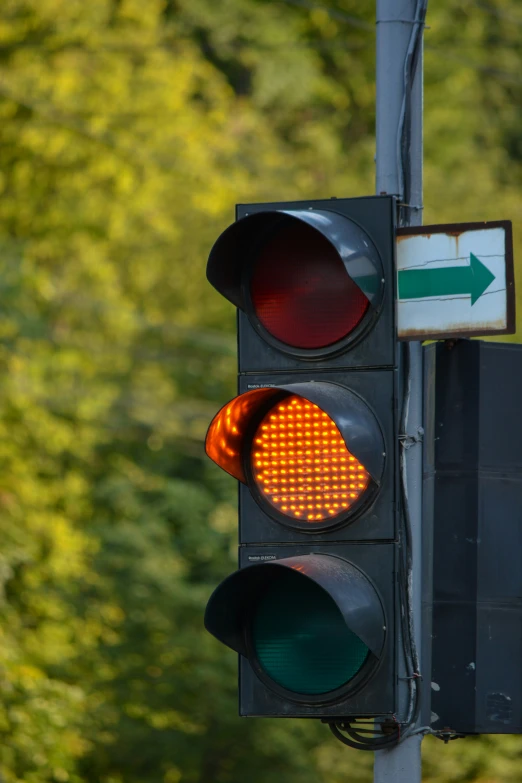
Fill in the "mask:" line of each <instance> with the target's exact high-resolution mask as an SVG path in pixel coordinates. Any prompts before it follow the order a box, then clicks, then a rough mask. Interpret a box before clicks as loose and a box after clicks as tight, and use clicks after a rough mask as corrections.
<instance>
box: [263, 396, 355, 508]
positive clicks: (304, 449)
mask: <svg viewBox="0 0 522 783" xmlns="http://www.w3.org/2000/svg"><path fill="white" fill-rule="evenodd" d="M254 449H255V451H253V452H252V455H251V460H252V465H253V468H254V477H255V482H256V484H257V486H258V487H259V489H260V490H261V492H263V493H264V496H265V498H266V500H267V501H268V502H270V503H271V504H273V505H274V506H275V508H277V509H278V510H279V511H280V512H282V513H283V514H286V515H288V516H291V517H295V518H296V519H302V520H308V521H309V522H316V521H320V520H323V519H328V518H333V517H337V516H339V515H340V514H343V513H346V511H347V510H348V509H349V508H350V506H351V505H353V504H354V503H355V501H356V500H358V498H359V497H360V495H362V494H363V493H364V492H365V490H366V489H367V487H368V483H369V481H370V475H369V473H368V471H367V470H366V468H365V467H364V466H363V465H361V464H360V463H359V460H358V459H356V457H354V456H353V454H351V453H350V452H349V451H348V449H347V448H346V444H345V442H344V439H343V437H342V435H341V433H340V432H339V429H338V428H337V426H336V424H335V422H334V421H333V420H332V419H331V418H330V416H328V414H327V413H325V412H324V411H322V410H321V409H320V408H319V406H318V405H314V404H313V403H311V402H308V401H307V400H305V399H303V398H302V397H298V396H296V395H293V396H291V397H287V398H286V399H285V400H284V402H280V403H279V404H278V405H276V406H274V408H272V409H271V410H270V411H268V413H266V414H265V416H264V417H263V419H262V420H261V423H260V424H259V426H258V428H257V430H256V433H255V435H254Z"/></svg>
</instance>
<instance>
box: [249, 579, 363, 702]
mask: <svg viewBox="0 0 522 783" xmlns="http://www.w3.org/2000/svg"><path fill="white" fill-rule="evenodd" d="M251 633H252V642H253V647H254V651H255V654H256V658H257V661H258V663H259V665H260V666H261V668H262V669H263V671H264V672H265V674H266V675H267V676H268V677H270V679H272V680H273V681H274V682H275V683H277V684H278V685H280V686H281V687H282V688H286V689H287V690H289V691H293V692H294V693H301V694H315V695H318V694H323V693H328V692H329V691H333V690H336V689H337V688H341V687H342V686H344V685H346V684H347V683H349V682H350V680H352V679H353V678H354V677H355V675H356V674H357V673H358V672H359V671H360V670H361V668H362V667H363V666H364V663H365V662H366V659H367V657H368V654H369V650H368V647H367V646H366V645H365V644H364V643H363V642H362V641H361V640H360V639H359V637H358V636H356V635H355V634H354V633H353V632H352V631H350V629H349V628H348V627H347V625H346V623H345V621H344V618H343V616H342V614H341V612H340V611H339V609H338V607H337V605H336V604H335V602H334V601H333V600H332V598H330V596H329V595H328V593H327V592H326V591H325V590H323V589H322V588H321V587H319V585H317V584H316V583H315V582H313V581H312V580H310V579H307V578H305V577H303V576H301V575H300V574H299V573H298V572H295V571H292V570H290V569H289V570H288V571H287V570H286V569H285V570H284V571H282V572H281V575H280V576H279V577H278V578H277V579H275V580H274V581H273V582H272V584H271V585H270V586H269V588H268V589H267V590H266V592H264V593H263V594H262V595H261V596H260V598H259V600H258V602H257V605H256V609H255V614H254V617H253V621H252V630H251Z"/></svg>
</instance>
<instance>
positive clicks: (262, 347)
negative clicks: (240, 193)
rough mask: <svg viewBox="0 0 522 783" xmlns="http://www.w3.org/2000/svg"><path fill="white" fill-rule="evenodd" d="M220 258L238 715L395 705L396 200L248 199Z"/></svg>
mask: <svg viewBox="0 0 522 783" xmlns="http://www.w3.org/2000/svg"><path fill="white" fill-rule="evenodd" d="M237 218H238V219H237V221H236V223H234V224H232V225H231V226H230V227H229V228H228V229H226V230H225V231H224V233H223V234H222V235H221V236H220V237H219V239H218V240H217V242H216V243H215V245H214V247H213V249H212V251H211V254H210V257H209V261H208V268H207V275H208V278H209V280H210V282H211V283H212V284H213V285H214V286H215V288H216V289H217V290H218V291H219V292H220V293H222V294H223V295H224V296H226V297H227V298H228V299H229V300H230V301H231V302H232V303H233V304H234V305H235V306H236V307H237V308H238V348H239V379H238V380H239V394H238V396H236V397H235V398H234V399H233V400H231V401H230V402H228V403H227V404H226V405H224V406H223V408H222V409H221V410H220V411H219V412H218V413H217V414H216V416H215V417H214V419H213V421H212V423H211V425H210V427H209V431H208V434H207V439H206V450H207V454H208V455H209V457H210V458H211V459H213V460H214V462H216V464H218V465H219V466H220V467H221V468H223V470H225V471H227V472H228V473H229V474H230V475H231V476H233V477H234V478H236V479H237V480H238V481H239V484H240V497H239V545H240V546H239V570H238V571H236V572H235V573H234V574H232V575H231V576H229V577H228V578H227V579H225V580H224V581H223V582H222V583H221V585H219V586H218V587H217V588H216V590H215V591H214V593H213V595H212V596H211V598H210V600H209V603H208V606H207V611H206V615H205V624H206V627H207V629H208V630H209V631H210V632H211V633H212V634H213V635H214V636H215V637H216V638H217V639H219V640H220V641H221V642H223V643H224V644H226V645H228V646H229V647H230V648H232V649H233V650H235V651H236V652H238V653H239V655H240V713H241V714H242V715H250V716H251V715H258V716H264V715H274V716H302V717H320V718H323V719H328V718H332V719H334V718H342V717H347V716H358V717H375V716H381V717H382V716H389V717H390V718H391V717H392V716H393V715H394V713H395V711H396V706H397V705H396V701H397V699H396V691H397V643H398V642H397V639H398V634H397V622H398V612H397V605H398V596H397V570H398V551H397V528H398V525H397V506H398V503H399V485H398V458H397V451H398V438H397V433H398V421H397V417H398V399H399V391H400V390H399V379H398V372H397V369H398V368H397V364H398V362H397V353H398V350H397V340H396V326H395V287H396V286H395V271H394V245H395V203H394V200H393V199H392V198H390V197H370V198H362V199H339V200H337V199H332V200H328V201H310V202H298V203H290V204H288V203H282V204H280V203H272V204H254V205H242V206H240V207H238V209H237Z"/></svg>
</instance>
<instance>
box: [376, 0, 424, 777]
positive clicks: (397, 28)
mask: <svg viewBox="0 0 522 783" xmlns="http://www.w3.org/2000/svg"><path fill="white" fill-rule="evenodd" d="M417 6H418V2H417V0H377V16H376V22H377V52H376V57H377V72H376V82H377V99H376V165H377V173H376V192H377V194H390V195H397V196H398V197H399V198H400V200H401V201H402V200H403V199H404V198H405V192H404V190H403V187H401V186H403V184H404V183H402V181H401V174H400V163H399V144H398V130H399V124H400V119H401V109H402V106H403V96H404V64H405V59H406V54H407V50H408V46H409V44H410V38H411V34H412V28H413V23H414V22H415V14H416V10H417ZM421 34H422V32H421ZM422 87H423V79H422V49H421V52H420V56H419V59H418V63H417V70H416V74H415V79H414V82H413V85H412V91H411V104H410V113H409V131H410V145H409V167H410V180H409V194H408V201H409V204H410V206H411V208H410V209H408V208H406V209H404V210H403V215H404V220H403V224H404V225H420V224H421V223H422ZM407 350H408V351H409V367H410V383H411V387H410V388H411V396H410V401H409V407H408V415H407V420H406V432H407V433H408V435H417V434H419V433H420V432H421V431H422V430H420V428H421V427H422V349H421V344H420V343H410V344H409V345H408V346H407ZM406 471H407V477H406V485H407V492H408V501H409V509H410V517H411V527H412V558H413V567H412V568H413V570H412V613H413V624H414V635H415V641H416V644H417V650H418V653H419V657H420V654H421V650H420V644H421V582H422V562H421V549H422V547H421V544H422V445H421V443H420V442H416V444H415V445H413V446H412V447H411V448H409V449H408V450H407V452H406ZM407 698H408V693H407V683H406V682H405V681H401V682H400V683H399V708H400V714H401V716H402V715H404V714H405V711H406V703H407ZM418 725H420V723H419V724H418ZM421 742H422V735H421V734H414V735H412V736H410V737H408V738H407V739H405V740H404V741H403V742H401V743H400V744H399V745H397V746H396V747H395V748H393V749H392V750H381V751H378V752H377V753H376V754H375V763H374V783H420V781H421V779H422V769H421Z"/></svg>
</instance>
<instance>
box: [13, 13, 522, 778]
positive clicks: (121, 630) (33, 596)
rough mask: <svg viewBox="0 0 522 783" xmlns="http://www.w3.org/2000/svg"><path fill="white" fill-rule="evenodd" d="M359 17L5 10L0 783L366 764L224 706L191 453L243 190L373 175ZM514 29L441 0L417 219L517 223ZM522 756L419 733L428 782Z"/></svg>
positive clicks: (226, 389)
mask: <svg viewBox="0 0 522 783" xmlns="http://www.w3.org/2000/svg"><path fill="white" fill-rule="evenodd" d="M308 5H310V7H308ZM312 6H313V7H312ZM372 11H373V8H369V7H368V8H361V4H360V3H356V2H355V0H338V2H337V3H334V2H332V4H331V11H330V12H329V11H328V10H325V9H324V8H320V7H315V4H314V3H311V4H307V3H303V4H301V3H300V2H297V0H296V2H290V0H289V2H287V3H283V2H281V3H273V2H269V0H223V2H220V3H216V2H215V0H166V1H165V2H160V0H149V1H148V2H146V3H144V2H140V0H89V2H88V3H86V2H82V0H4V2H3V4H2V7H1V9H0V191H1V195H2V198H1V199H0V249H1V252H0V293H1V302H2V310H1V313H0V368H1V371H2V385H1V387H0V434H1V438H0V476H1V478H0V510H1V518H2V525H0V586H1V590H0V629H1V630H0V637H1V639H0V641H1V644H0V683H1V688H2V697H3V698H2V699H1V705H0V737H1V740H2V741H1V745H0V767H1V774H2V776H3V779H4V780H5V781H6V783H22V781H23V782H24V783H26V782H27V783H44V781H71V782H72V783H76V782H77V783H84V782H87V781H89V783H98V782H99V783H120V782H121V783H123V781H125V782H126V783H133V781H136V782H137V781H140V783H141V781H143V780H145V781H147V783H156V782H157V783H160V782H161V783H185V782H187V783H190V781H205V783H207V782H208V783H210V782H211V783H235V782H236V781H243V780H244V779H247V780H250V781H252V783H264V781H266V780H267V779H269V778H271V777H274V778H275V779H277V780H284V781H285V783H293V782H294V781H295V783H297V782H298V781H299V783H322V782H323V781H329V783H337V781H339V783H341V781H345V780H351V781H354V782H355V781H361V782H362V781H367V780H368V779H369V776H370V765H371V759H370V758H368V757H367V756H366V754H357V753H353V752H350V751H348V750H347V749H346V748H344V747H343V746H341V745H340V744H339V743H336V742H335V741H334V740H333V739H332V738H330V735H329V734H328V732H327V730H326V728H325V727H323V726H321V725H316V724H315V722H312V721H300V722H299V721H279V722H278V721H270V720H267V721H255V720H247V721H243V720H239V719H238V718H237V706H236V699H237V696H236V661H235V657H234V656H233V655H232V654H231V653H229V652H228V651H227V650H225V649H223V648H222V646H221V645H219V644H218V643H217V642H215V640H213V639H212V638H211V637H210V636H209V635H208V634H206V633H205V632H204V630H203V627H202V616H203V611H204V606H205V603H206V599H207V597H208V595H209V593H210V591H211V589H212V587H213V586H214V585H215V584H216V582H217V581H218V580H219V579H220V578H221V577H222V576H223V575H224V574H226V573H227V572H229V571H230V570H231V569H232V568H233V567H234V563H235V558H236V555H235V539H236V532H235V528H236V511H235V487H234V482H233V481H232V480H231V479H230V480H229V479H228V478H227V477H226V476H224V475H223V474H222V473H221V472H220V471H219V470H218V469H217V468H215V467H214V466H212V465H209V464H207V462H208V461H207V460H205V458H204V455H203V445H202V444H203V438H204V434H205V431H206V427H207V425H208V422H209V420H210V418H211V416H212V414H213V413H214V412H215V410H216V408H217V407H218V406H219V405H220V404H221V403H223V402H224V401H225V400H226V399H228V398H229V397H230V396H232V395H233V393H234V383H235V381H234V372H235V342H234V334H233V331H234V313H233V311H232V308H231V307H230V306H229V305H227V304H226V303H225V302H223V301H222V299H221V298H220V297H219V296H217V295H216V294H215V293H214V292H213V291H212V289H211V288H210V286H208V285H207V284H206V283H205V279H204V268H205V261H206V253H207V251H208V249H209V247H210V245H211V243H212V241H213V239H214V238H215V237H216V236H217V235H218V233H219V231H220V230H221V229H222V228H223V227H224V226H225V225H226V224H227V223H228V222H230V219H231V217H232V214H233V211H232V210H233V205H234V203H236V202H245V201H255V200H259V201H262V200H270V199H273V198H281V199H287V198H288V199H293V198H307V197H310V196H314V197H329V196H331V195H337V196H342V195H357V194H361V193H371V192H372V190H373V162H372V159H373V136H372V134H373V123H374V108H373V107H374V98H375V90H374V35H373V31H372V28H373V18H372ZM354 19H355V20H356V21H355V22H354ZM357 20H359V21H357ZM521 23H522V16H521V15H520V12H519V9H518V7H517V5H516V3H515V0H495V1H494V2H493V0H489V2H488V3H481V4H480V9H479V8H478V5H477V4H476V3H472V2H471V0H470V1H469V2H465V3H460V2H459V3H455V2H451V0H444V2H442V1H441V2H439V3H437V4H434V7H433V9H432V11H431V17H430V19H429V24H430V26H431V30H430V31H428V33H427V49H426V202H427V204H428V207H429V209H428V211H427V216H426V221H427V222H429V221H439V220H440V221H441V220H456V219H459V220H460V219H462V220H464V219H470V220H473V219H484V218H491V219H494V218H505V217H512V219H513V220H514V222H515V232H517V231H518V230H519V226H520V222H521V220H522V198H521V195H520V189H519V186H518V183H519V181H520V174H521V166H522V152H521V147H520V134H519V133H518V128H519V127H520V123H521V119H522V118H521V111H520V106H521V100H520V99H521V95H520V93H521V90H522V86H521V81H520V76H519V74H520V51H519V49H518V38H519V31H520V25H521ZM515 236H517V233H515ZM517 239H518V236H517ZM517 249H518V257H520V252H521V251H522V248H521V247H520V244H518V245H517ZM519 288H520V286H519ZM520 749H521V744H520V741H519V740H518V738H500V739H499V738H494V737H492V738H484V739H481V740H479V741H471V740H470V741H467V742H466V743H462V744H460V743H455V744H454V746H450V747H449V748H447V749H446V748H444V749H443V748H442V746H441V745H440V744H436V743H435V741H432V742H427V743H426V754H425V755H426V772H427V774H428V779H429V780H431V781H433V783H439V781H441V782H442V781H451V780H455V781H457V780H459V781H460V780H469V781H471V780H476V781H482V783H486V781H488V782H489V783H493V781H495V783H497V781H498V783H500V782H501V781H502V783H507V781H515V780H516V779H519V777H520V762H519V760H518V757H519V755H520Z"/></svg>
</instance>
